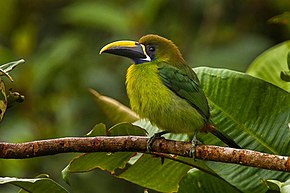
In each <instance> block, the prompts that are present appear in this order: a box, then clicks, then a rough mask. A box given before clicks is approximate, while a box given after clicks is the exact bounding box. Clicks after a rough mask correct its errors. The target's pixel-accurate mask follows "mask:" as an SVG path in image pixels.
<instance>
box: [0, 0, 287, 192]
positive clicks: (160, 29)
mask: <svg viewBox="0 0 290 193" xmlns="http://www.w3.org/2000/svg"><path fill="white" fill-rule="evenodd" d="M0 7H1V12H0V16H1V17H0V64H2V63H6V62H8V61H13V60H16V59H20V58H24V59H25V61H26V63H25V64H24V65H22V66H21V68H17V69H15V70H14V71H13V72H12V75H13V78H14V83H10V82H8V81H6V88H7V89H9V88H14V89H15V90H17V91H19V92H20V93H21V94H23V95H24V96H25V102H24V103H22V104H21V105H18V104H17V105H15V106H14V107H13V108H10V109H8V111H7V113H6V114H5V115H4V118H3V121H2V123H1V126H0V140H1V141H9V142H23V141H28V140H35V139H46V138H53V137H62V136H77V135H84V134H85V133H87V132H88V131H90V130H91V128H92V127H93V125H95V124H96V123H99V122H104V123H106V125H111V123H110V122H109V121H108V120H107V119H106V118H105V116H104V115H103V114H102V113H100V110H99V109H98V108H97V107H96V105H95V101H94V97H93V96H92V95H91V94H90V93H89V92H88V88H95V89H97V90H98V91H100V92H101V93H103V94H105V95H108V96H112V97H113V98H116V99H118V100H120V101H121V102H122V103H125V104H128V99H127V97H126V92H125V87H124V79H125V72H126V68H127V67H128V64H129V63H130V62H129V60H127V59H120V58H118V57H112V56H110V57H109V56H103V57H99V56H98V51H99V50H100V48H101V47H102V46H103V45H105V44H107V43H108V42H111V41H114V40H119V39H132V40H137V39H139V37H140V36H142V35H144V34H148V33H156V34H159V35H162V36H164V37H167V38H169V39H171V40H173V41H174V42H175V43H176V44H177V45H178V46H179V48H180V50H181V52H182V53H183V55H184V58H185V59H186V60H187V61H188V63H189V64H191V65H192V66H212V67H223V68H228V69H234V70H238V71H245V70H246V69H247V66H248V65H249V64H250V63H251V62H252V60H253V59H254V58H256V56H257V55H259V54H260V53H261V52H263V51H264V50H266V49H267V48H269V47H271V46H273V45H275V44H277V43H279V42H282V41H285V40H287V39H289V30H290V28H289V23H287V22H286V24H287V25H285V23H283V22H282V24H281V22H280V23H279V22H278V24H273V23H270V22H267V21H268V20H269V19H270V18H272V17H274V16H276V15H280V14H282V13H284V12H286V11H289V8H290V1H286V0H277V1H271V0H265V1H261V0H252V1H249V0H244V1H233V0H223V1H213V0H203V1H202V0H196V1H189V0H183V1H174V0H168V1H166V0H147V1H141V0H136V1H129V0H113V1H101V0H83V1H76V0H42V1H38V0H25V1H24V0H2V1H0ZM122 64H123V65H122ZM71 158H72V155H61V156H51V157H45V158H35V159H31V160H0V166H1V168H0V176H18V177H24V176H27V177H32V176H36V175H38V174H39V173H48V174H49V175H50V176H51V177H52V178H53V179H55V180H56V181H58V182H61V180H60V179H61V174H60V171H61V169H62V168H63V167H64V166H65V165H66V163H67V162H68V160H70V159H71ZM104 176H106V178H104ZM58 179H59V180H58ZM114 180H116V179H113V180H112V178H111V176H110V175H105V174H103V173H102V172H100V173H98V174H96V172H95V173H92V174H91V175H81V176H74V179H72V182H78V187H76V186H75V185H73V186H72V189H74V192H90V191H91V190H94V191H93V192H102V193H105V192H120V190H121V189H119V188H118V186H117V187H116V182H113V181H114ZM84 182H85V183H84ZM113 183H114V185H113V186H112V184H113ZM119 183H120V185H119V187H120V188H121V187H122V191H124V192H128V190H129V191H130V192H140V191H142V188H141V189H140V188H138V187H137V186H135V185H132V186H129V185H128V183H126V182H124V181H119ZM124 183H125V185H124ZM72 184H73V183H72ZM62 185H64V186H66V185H65V184H62ZM10 188H11V187H10V186H4V187H2V186H1V187H0V192H11V190H15V189H10ZM125 188H127V191H126V189H125ZM84 190H86V191H84Z"/></svg>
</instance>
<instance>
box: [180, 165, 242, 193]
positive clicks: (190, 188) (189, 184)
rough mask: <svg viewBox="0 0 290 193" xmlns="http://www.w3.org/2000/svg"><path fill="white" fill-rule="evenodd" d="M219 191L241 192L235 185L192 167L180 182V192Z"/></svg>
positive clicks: (204, 192) (212, 192) (200, 192)
mask: <svg viewBox="0 0 290 193" xmlns="http://www.w3.org/2000/svg"><path fill="white" fill-rule="evenodd" d="M190 192H192V193H195V192H198V193H208V192H210V193H215V192H216V193H218V192H231V193H237V192H241V191H239V190H238V189H236V188H235V187H234V186H231V185H230V184H228V183H227V182H225V181H223V180H222V179H220V178H217V177H215V176H212V175H209V174H207V173H204V172H201V171H200V170H198V169H191V170H190V171H188V174H187V175H186V176H185V177H184V178H183V179H182V181H181V182H180V188H179V189H178V193H190Z"/></svg>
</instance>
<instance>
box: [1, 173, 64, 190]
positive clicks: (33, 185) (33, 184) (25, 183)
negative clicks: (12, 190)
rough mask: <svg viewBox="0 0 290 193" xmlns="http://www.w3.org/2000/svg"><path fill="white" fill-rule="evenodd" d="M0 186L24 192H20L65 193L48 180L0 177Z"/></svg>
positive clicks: (56, 184)
mask: <svg viewBox="0 0 290 193" xmlns="http://www.w3.org/2000/svg"><path fill="white" fill-rule="evenodd" d="M0 184H13V185H15V186H18V187H20V188H22V189H24V190H25V191H23V190H22V191H21V192H32V193H51V192H56V193H67V192H68V191H67V190H65V189H64V188H63V187H62V186H61V185H59V184H58V183H56V182H55V181H53V180H52V179H49V178H32V179H28V178H10V177H0Z"/></svg>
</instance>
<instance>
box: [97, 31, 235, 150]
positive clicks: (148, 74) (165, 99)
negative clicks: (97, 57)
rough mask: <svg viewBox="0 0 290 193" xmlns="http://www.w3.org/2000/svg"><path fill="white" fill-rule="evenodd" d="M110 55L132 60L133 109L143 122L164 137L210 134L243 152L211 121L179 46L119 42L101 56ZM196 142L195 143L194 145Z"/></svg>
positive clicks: (150, 38) (157, 40) (151, 40)
mask: <svg viewBox="0 0 290 193" xmlns="http://www.w3.org/2000/svg"><path fill="white" fill-rule="evenodd" d="M102 53H110V54H114V55H119V56H124V57H127V58H130V59H132V60H133V62H134V63H133V64H132V65H131V66H130V67H129V68H128V70H127V75H126V87H127V94H128V97H129V100H130V105H131V108H132V110H133V111H135V112H136V113H137V114H139V116H140V117H141V118H147V119H149V121H150V122H151V123H152V124H154V125H156V126H157V127H158V128H159V129H161V130H163V131H164V132H161V133H160V135H161V134H164V133H166V132H169V133H188V134H194V140H195V139H196V133H197V131H205V132H207V131H209V132H211V133H212V134H214V135H215V136H217V137H218V138H219V139H220V140H222V141H223V142H224V143H226V144H227V145H228V146H230V147H233V148H240V146H239V145H237V144H236V143H235V142H234V141H233V140H232V139H231V138H230V137H229V136H228V135H226V134H224V133H222V132H220V131H219V130H217V129H216V127H214V126H213V124H212V123H211V121H210V111H209V106H208V101H207V98H206V96H205V94H204V92H203V90H202V88H201V86H200V82H199V80H198V78H197V75H196V74H195V72H194V71H193V70H192V68H191V67H190V66H189V65H188V64H187V63H186V62H185V60H184V59H183V57H182V55H181V53H180V51H179V50H178V48H177V47H176V45H175V44H174V43H173V42H172V41H170V40H168V39H165V38H163V37H160V36H158V35H152V34H150V35H146V36H143V37H141V38H140V39H139V41H116V42H113V43H110V44H108V45H106V46H104V47H103V48H102V49H101V51H100V54H102ZM194 142H195V141H194Z"/></svg>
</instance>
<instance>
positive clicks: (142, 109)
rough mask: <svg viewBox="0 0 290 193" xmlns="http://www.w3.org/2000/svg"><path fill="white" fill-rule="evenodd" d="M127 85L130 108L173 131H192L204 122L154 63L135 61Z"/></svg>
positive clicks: (128, 73)
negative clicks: (164, 78) (168, 83)
mask: <svg viewBox="0 0 290 193" xmlns="http://www.w3.org/2000/svg"><path fill="white" fill-rule="evenodd" d="M126 84H127V94H128V97H129V99H130V105H131V108H132V109H133V110H134V111H135V112H136V113H137V114H139V115H140V117H142V118H148V119H149V120H150V121H151V122H152V123H153V124H156V125H157V126H158V127H159V128H160V129H162V130H166V131H168V132H171V133H193V132H194V131H195V129H201V128H202V127H203V126H204V125H205V121H204V120H203V118H202V116H201V115H200V114H199V113H198V111H197V110H196V109H194V108H193V107H191V106H190V105H189V104H188V102H187V101H186V100H184V99H181V98H180V97H179V96H177V95H176V94H175V93H173V92H172V91H171V90H170V89H168V88H167V87H166V86H165V85H164V84H163V82H162V80H161V79H160V76H159V74H158V66H157V65H156V64H155V63H143V64H138V65H136V64H132V65H131V66H130V67H129V69H128V72H127V77H126Z"/></svg>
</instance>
